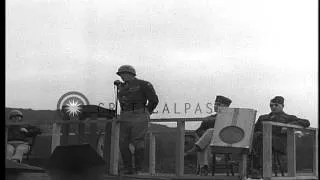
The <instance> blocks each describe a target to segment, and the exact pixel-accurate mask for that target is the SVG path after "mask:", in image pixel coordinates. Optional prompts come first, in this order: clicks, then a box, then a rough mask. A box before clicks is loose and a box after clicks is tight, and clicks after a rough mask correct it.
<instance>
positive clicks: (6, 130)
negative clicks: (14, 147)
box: [5, 125, 8, 159]
mask: <svg viewBox="0 0 320 180" xmlns="http://www.w3.org/2000/svg"><path fill="white" fill-rule="evenodd" d="M5 141H6V150H5V151H6V154H5V155H6V156H5V159H7V153H8V152H7V151H8V149H7V144H8V126H7V125H6V139H5Z"/></svg>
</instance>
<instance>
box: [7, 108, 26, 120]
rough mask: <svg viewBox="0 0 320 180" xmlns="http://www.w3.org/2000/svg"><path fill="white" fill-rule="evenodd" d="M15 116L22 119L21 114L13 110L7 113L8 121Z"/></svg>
mask: <svg viewBox="0 0 320 180" xmlns="http://www.w3.org/2000/svg"><path fill="white" fill-rule="evenodd" d="M15 116H20V117H21V118H23V114H22V112H21V111H19V110H16V109H15V110H12V111H10V112H9V119H11V118H13V117H15Z"/></svg>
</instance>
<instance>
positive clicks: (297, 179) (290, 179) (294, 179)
mask: <svg viewBox="0 0 320 180" xmlns="http://www.w3.org/2000/svg"><path fill="white" fill-rule="evenodd" d="M270 179H271V180H311V179H318V178H317V177H316V176H297V177H281V176H278V177H271V178H270Z"/></svg>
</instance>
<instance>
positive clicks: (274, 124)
mask: <svg viewBox="0 0 320 180" xmlns="http://www.w3.org/2000/svg"><path fill="white" fill-rule="evenodd" d="M263 123H264V124H271V125H273V126H279V127H287V128H296V129H304V130H306V129H309V130H315V129H316V128H310V127H309V128H303V127H301V126H298V125H293V124H284V123H279V122H271V121H267V122H263Z"/></svg>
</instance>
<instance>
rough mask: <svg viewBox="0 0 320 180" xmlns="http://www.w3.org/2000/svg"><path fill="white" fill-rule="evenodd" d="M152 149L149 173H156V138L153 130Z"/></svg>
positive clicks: (151, 136) (151, 134)
mask: <svg viewBox="0 0 320 180" xmlns="http://www.w3.org/2000/svg"><path fill="white" fill-rule="evenodd" d="M149 135H150V148H149V149H150V151H149V173H150V175H155V174H156V139H155V136H154V134H153V133H152V132H150V134H149Z"/></svg>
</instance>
